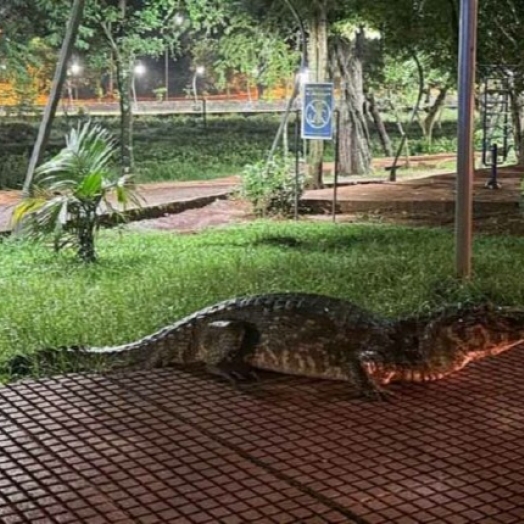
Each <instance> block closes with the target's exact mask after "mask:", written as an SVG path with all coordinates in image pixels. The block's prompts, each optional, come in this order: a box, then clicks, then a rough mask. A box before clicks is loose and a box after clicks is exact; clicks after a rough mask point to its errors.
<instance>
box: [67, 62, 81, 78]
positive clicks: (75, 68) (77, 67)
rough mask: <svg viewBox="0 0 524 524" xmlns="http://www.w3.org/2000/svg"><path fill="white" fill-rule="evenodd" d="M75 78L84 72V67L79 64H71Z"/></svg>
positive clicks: (71, 70)
mask: <svg viewBox="0 0 524 524" xmlns="http://www.w3.org/2000/svg"><path fill="white" fill-rule="evenodd" d="M69 71H70V72H71V74H72V75H73V76H78V75H79V74H80V73H81V72H82V66H81V65H80V64H79V63H78V62H74V63H73V64H71V68H70V70H69Z"/></svg>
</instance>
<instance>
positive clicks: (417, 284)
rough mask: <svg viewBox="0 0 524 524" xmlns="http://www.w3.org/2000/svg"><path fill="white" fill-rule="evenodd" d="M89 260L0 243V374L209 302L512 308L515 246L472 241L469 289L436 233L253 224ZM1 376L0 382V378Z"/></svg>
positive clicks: (125, 245) (112, 239) (163, 237)
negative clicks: (317, 298)
mask: <svg viewBox="0 0 524 524" xmlns="http://www.w3.org/2000/svg"><path fill="white" fill-rule="evenodd" d="M99 247H100V250H99V252H100V262H99V263H98V264H95V265H92V266H84V265H82V264H80V263H77V262H76V261H75V260H74V258H73V257H72V256H71V255H65V254H63V255H55V254H54V253H53V252H51V251H50V250H47V249H45V248H44V247H42V246H38V245H34V244H33V245H31V244H27V243H23V242H20V241H16V240H12V239H7V240H5V241H3V242H0V257H1V259H2V265H1V266H0V295H1V297H2V299H1V300H0V367H1V364H2V363H5V362H6V361H7V359H9V358H10V357H11V356H12V355H13V354H14V353H31V352H33V351H35V350H37V349H41V348H44V347H56V346H61V345H74V344H81V345H93V346H99V345H114V344H119V343H124V342H129V341H132V340H136V339H138V338H141V337H143V336H145V335H147V334H150V333H152V332H154V331H155V330H157V329H159V328H160V327H162V326H165V325H168V324H170V323H172V322H174V321H176V320H177V319H179V318H181V317H183V316H185V315H187V314H190V313H193V312H194V311H196V310H198V309H200V308H202V307H205V306H207V305H210V304H213V303H215V302H218V301H220V300H224V299H228V298H232V297H234V296H240V295H252V294H258V293H268V292H277V291H279V292H284V291H303V292H312V293H322V294H326V295H332V296H336V297H340V298H344V299H347V300H351V301H353V302H354V303H356V304H357V305H359V306H361V307H363V308H367V309H370V310H372V311H374V312H376V313H380V314H383V315H387V316H401V315H406V314H410V313H415V312H427V311H429V310H432V309H436V308H439V307H442V306H444V305H446V304H450V303H458V302H463V301H480V300H483V299H486V298H487V299H491V300H492V301H493V302H495V303H498V304H508V305H518V304H524V278H522V276H523V274H522V273H521V272H519V269H518V267H519V265H518V261H519V260H522V258H523V257H524V239H520V238H513V237H479V238H478V239H477V241H476V244H475V273H476V274H475V280H474V284H469V285H466V286H461V285H459V284H457V283H456V281H455V280H454V279H453V278H452V276H453V238H452V234H451V233H449V232H447V231H441V230H436V229H422V228H417V229H414V228H406V227H396V226H384V225H371V224H370V225H342V224H339V225H332V224H307V223H300V224H295V223H288V222H281V223H278V222H277V223H275V222H266V221H260V222H256V223H253V224H250V225H247V226H238V227H232V228H226V229H218V230H211V231H207V232H205V233H201V234H198V235H174V234H170V233H157V232H154V233H151V232H140V233H135V232H129V231H124V232H119V231H115V230H113V231H104V232H103V233H102V234H101V238H100V246H99ZM3 378H4V379H5V377H3Z"/></svg>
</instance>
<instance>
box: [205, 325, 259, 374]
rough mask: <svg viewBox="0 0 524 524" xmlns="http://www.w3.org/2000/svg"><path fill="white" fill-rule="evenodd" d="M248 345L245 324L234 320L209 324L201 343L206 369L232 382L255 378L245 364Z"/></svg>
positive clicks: (248, 366) (251, 370) (249, 367)
mask: <svg viewBox="0 0 524 524" xmlns="http://www.w3.org/2000/svg"><path fill="white" fill-rule="evenodd" d="M250 345H251V344H250V341H249V337H248V327H247V326H246V324H245V323H243V322H239V321H235V320H223V321H217V322H211V323H210V324H209V325H208V326H207V328H206V331H205V333H204V334H203V337H202V341H201V349H202V353H203V355H204V360H205V363H206V366H207V369H208V370H209V371H210V372H211V373H214V374H218V375H220V376H223V377H225V378H227V379H228V380H232V381H235V380H238V379H240V380H242V379H246V378H250V377H255V376H256V375H255V374H254V372H253V369H252V368H251V366H250V365H249V364H248V363H247V362H246V357H247V356H248V354H249V351H250V349H251V347H250Z"/></svg>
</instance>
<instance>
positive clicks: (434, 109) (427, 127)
mask: <svg viewBox="0 0 524 524" xmlns="http://www.w3.org/2000/svg"><path fill="white" fill-rule="evenodd" d="M448 90H449V86H444V87H441V88H440V90H439V94H438V96H437V98H436V99H435V102H433V105H432V106H431V107H430V108H429V111H428V114H427V115H426V118H425V119H424V122H423V124H422V130H423V132H424V136H425V137H426V140H427V141H428V143H430V144H431V142H432V140H433V128H434V127H435V122H436V121H437V117H438V115H439V113H440V110H441V109H442V107H443V106H444V102H445V101H446V96H447V94H448Z"/></svg>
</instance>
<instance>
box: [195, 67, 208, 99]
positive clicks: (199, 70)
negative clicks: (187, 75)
mask: <svg viewBox="0 0 524 524" xmlns="http://www.w3.org/2000/svg"><path fill="white" fill-rule="evenodd" d="M205 72H206V68H205V67H204V66H197V68H196V69H195V74H194V75H193V93H194V95H195V104H198V93H197V77H199V76H202V75H203V74H204V73H205Z"/></svg>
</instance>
